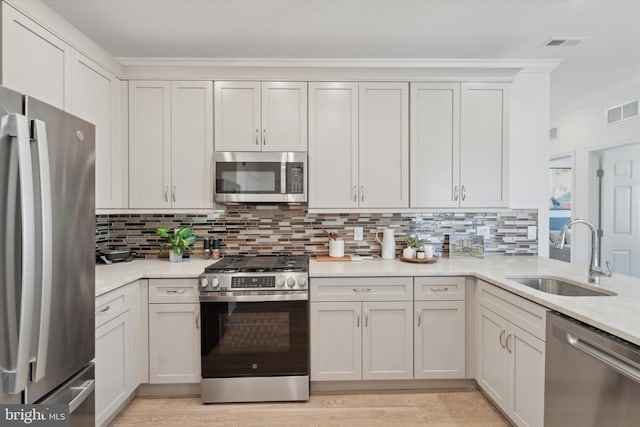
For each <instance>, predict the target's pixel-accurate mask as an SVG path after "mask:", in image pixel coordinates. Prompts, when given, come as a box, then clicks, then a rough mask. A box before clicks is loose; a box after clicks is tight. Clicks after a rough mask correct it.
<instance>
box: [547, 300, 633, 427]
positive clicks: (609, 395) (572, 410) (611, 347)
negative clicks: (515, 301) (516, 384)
mask: <svg viewBox="0 0 640 427" xmlns="http://www.w3.org/2000/svg"><path fill="white" fill-rule="evenodd" d="M544 408H545V410H544V425H545V427H555V426H562V427H566V426H580V427H588V426H594V427H595V426H616V427H627V426H638V422H640V421H639V420H640V347H638V346H636V345H633V344H631V343H629V342H627V341H624V340H621V339H619V338H617V337H615V336H612V335H610V334H607V333H605V332H603V331H600V330H598V329H596V328H593V327H590V326H588V325H585V324H584V323H581V322H578V321H576V320H574V319H570V318H568V317H566V316H563V315H561V314H558V313H554V312H549V313H548V314H547V343H546V369H545V397H544Z"/></svg>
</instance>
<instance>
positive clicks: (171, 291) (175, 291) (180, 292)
mask: <svg viewBox="0 0 640 427" xmlns="http://www.w3.org/2000/svg"><path fill="white" fill-rule="evenodd" d="M167 293H168V294H184V289H167Z"/></svg>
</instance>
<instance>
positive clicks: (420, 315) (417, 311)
mask: <svg viewBox="0 0 640 427" xmlns="http://www.w3.org/2000/svg"><path fill="white" fill-rule="evenodd" d="M416 316H417V318H418V324H417V325H416V326H418V327H419V326H420V322H421V321H422V312H421V311H420V309H416Z"/></svg>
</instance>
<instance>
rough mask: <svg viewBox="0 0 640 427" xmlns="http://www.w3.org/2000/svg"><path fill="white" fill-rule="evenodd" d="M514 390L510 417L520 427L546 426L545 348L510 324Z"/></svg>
mask: <svg viewBox="0 0 640 427" xmlns="http://www.w3.org/2000/svg"><path fill="white" fill-rule="evenodd" d="M506 347H507V351H508V352H509V353H510V360H509V371H510V373H511V375H512V378H513V379H512V380H511V381H510V384H511V386H512V387H513V390H511V391H510V395H511V400H510V402H509V409H508V411H507V413H508V414H509V416H511V418H513V420H515V421H516V423H517V424H518V425H519V426H527V427H542V425H543V424H544V375H545V373H544V359H545V344H544V342H543V341H540V340H539V339H538V338H536V337H534V336H533V335H531V334H529V333H528V332H526V331H524V330H523V329H521V328H519V327H517V326H515V325H512V324H509V334H508V335H507V340H506Z"/></svg>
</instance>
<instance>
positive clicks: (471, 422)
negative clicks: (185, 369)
mask: <svg viewBox="0 0 640 427" xmlns="http://www.w3.org/2000/svg"><path fill="white" fill-rule="evenodd" d="M140 425H143V426H144V425H147V426H172V427H192V426H278V427H281V426H287V427H293V426H349V427H350V426H367V427H369V426H442V427H445V426H446V427H453V426H478V427H479V426H487V427H488V426H491V427H493V426H509V423H508V422H507V421H506V420H505V419H504V418H503V417H502V415H501V414H500V413H499V412H498V411H497V410H496V409H495V408H494V407H493V406H492V405H491V404H490V403H489V401H488V400H487V399H486V398H485V397H484V396H483V395H482V394H481V393H480V392H479V391H477V390H453V391H430V390H429V391H406V392H405V391H392V392H357V393H356V392H352V393H340V394H336V393H314V394H313V395H312V396H311V400H310V401H309V402H306V403H299V402H296V403H242V404H211V405H202V404H201V403H200V399H199V398H183V397H179V398H156V397H143V398H142V397H137V398H135V399H134V400H133V402H131V404H130V405H129V406H128V407H127V408H126V409H125V410H124V411H123V412H122V413H121V414H120V415H119V417H118V418H116V419H115V420H114V422H113V423H112V426H113V427H126V426H140Z"/></svg>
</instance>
